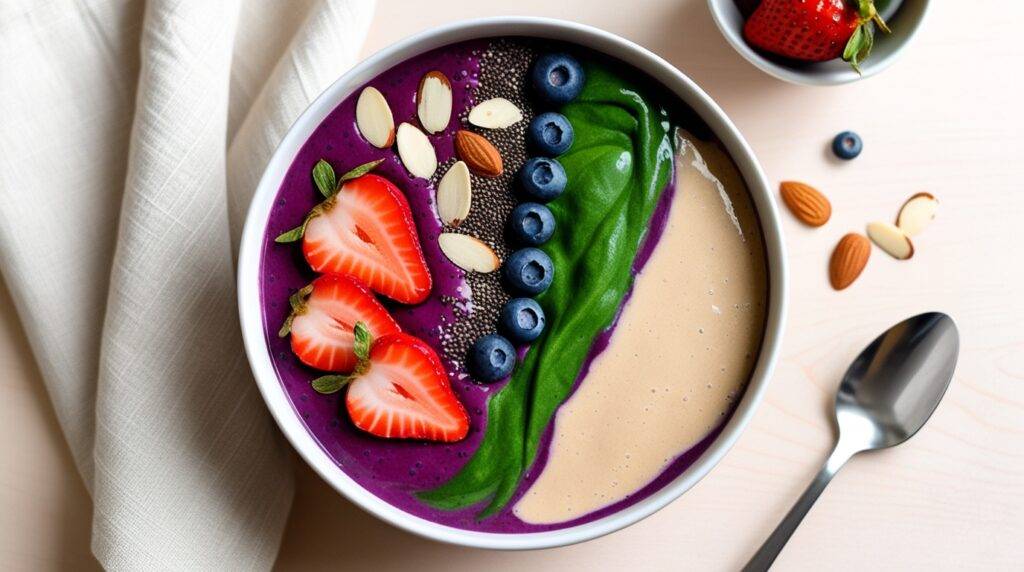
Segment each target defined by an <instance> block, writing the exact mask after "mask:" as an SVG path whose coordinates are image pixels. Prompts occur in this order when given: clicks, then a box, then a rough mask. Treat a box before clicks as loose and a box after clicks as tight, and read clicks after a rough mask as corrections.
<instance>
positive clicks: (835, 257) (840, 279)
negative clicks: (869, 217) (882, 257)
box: [828, 232, 871, 290]
mask: <svg viewBox="0 0 1024 572" xmlns="http://www.w3.org/2000/svg"><path fill="white" fill-rule="evenodd" d="M870 256H871V242H869V241H868V239H867V238H865V237H864V235H860V234H857V233H855V232H851V233H850V234H847V235H846V236H844V237H843V238H842V239H841V240H840V241H839V244H837V245H836V249H835V250H833V251H832V259H831V260H830V261H829V264H828V279H829V282H831V283H832V287H833V288H835V289H836V290H842V289H844V288H846V287H847V286H849V285H850V284H853V281H854V280H856V279H857V277H858V276H860V273H861V272H862V271H863V270H864V267H865V266H867V264H868V258H869V257H870Z"/></svg>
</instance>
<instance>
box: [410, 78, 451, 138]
mask: <svg viewBox="0 0 1024 572" xmlns="http://www.w3.org/2000/svg"><path fill="white" fill-rule="evenodd" d="M416 115H418V116H419V118H420V125H422V126H423V129H424V131H426V132H427V133H440V132H442V131H444V130H445V128H446V127H448V122H449V121H451V118H452V84H451V82H450V81H448V77H447V76H445V75H444V74H443V73H441V72H439V71H432V72H428V73H427V74H426V75H424V76H423V79H421V80H420V86H419V89H417V90H416Z"/></svg>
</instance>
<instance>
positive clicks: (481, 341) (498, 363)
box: [469, 334, 516, 382]
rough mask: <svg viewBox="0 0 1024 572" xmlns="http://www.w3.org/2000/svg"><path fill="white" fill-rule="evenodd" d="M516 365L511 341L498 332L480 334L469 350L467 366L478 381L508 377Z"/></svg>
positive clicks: (514, 351) (514, 350)
mask: <svg viewBox="0 0 1024 572" xmlns="http://www.w3.org/2000/svg"><path fill="white" fill-rule="evenodd" d="M515 365H516V349H515V348H514V347H512V342H510V341H508V340H506V339H505V338H503V337H501V336H499V335H498V334H487V335H486V336H480V337H479V338H477V340H476V341H475V342H473V347H472V348H470V350H469V367H470V369H471V370H472V372H473V375H474V376H476V378H477V379H478V380H479V381H483V382H491V381H497V380H499V379H501V378H503V377H508V376H509V375H510V374H511V373H512V369H513V368H515Z"/></svg>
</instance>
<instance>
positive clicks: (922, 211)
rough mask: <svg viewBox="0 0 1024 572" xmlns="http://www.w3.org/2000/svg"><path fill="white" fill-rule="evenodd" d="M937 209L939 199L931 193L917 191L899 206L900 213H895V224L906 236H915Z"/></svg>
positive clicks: (933, 216)
mask: <svg viewBox="0 0 1024 572" xmlns="http://www.w3.org/2000/svg"><path fill="white" fill-rule="evenodd" d="M938 210H939V200H938V199H936V198H935V197H933V196H932V195H931V193H917V194H916V195H914V196H912V197H910V198H909V199H907V202H905V203H903V206H902V207H900V214H898V215H896V226H898V227H900V230H902V231H903V234H905V235H907V236H917V235H918V234H921V231H922V230H924V227H926V226H928V224H929V223H930V222H932V220H934V219H935V213H936V211H938Z"/></svg>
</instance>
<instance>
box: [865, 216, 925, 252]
mask: <svg viewBox="0 0 1024 572" xmlns="http://www.w3.org/2000/svg"><path fill="white" fill-rule="evenodd" d="M867 230H868V238H870V239H871V242H873V243H875V244H876V245H878V248H881V249H882V250H884V251H885V252H886V254H888V255H889V256H892V257H893V258H895V259H896V260H906V259H908V258H910V257H911V256H914V244H913V243H912V242H910V238H909V237H907V235H906V234H904V233H903V231H902V230H900V228H899V227H898V226H896V225H894V224H892V223H888V222H882V221H876V222H872V223H869V224H868V228H867Z"/></svg>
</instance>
